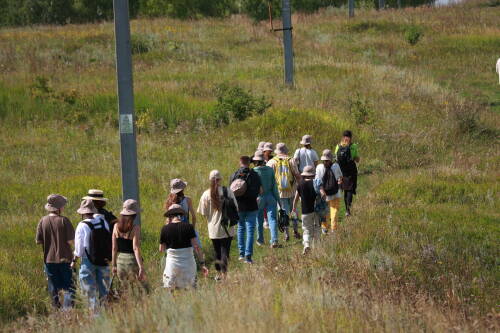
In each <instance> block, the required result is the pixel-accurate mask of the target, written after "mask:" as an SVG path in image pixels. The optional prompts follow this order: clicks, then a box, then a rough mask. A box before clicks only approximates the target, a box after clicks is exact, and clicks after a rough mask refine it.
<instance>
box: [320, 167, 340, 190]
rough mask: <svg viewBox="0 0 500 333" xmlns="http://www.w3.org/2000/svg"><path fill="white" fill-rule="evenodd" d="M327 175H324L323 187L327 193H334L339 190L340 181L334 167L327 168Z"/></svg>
mask: <svg viewBox="0 0 500 333" xmlns="http://www.w3.org/2000/svg"><path fill="white" fill-rule="evenodd" d="M325 169H326V170H325V175H324V176H323V189H324V190H325V193H326V195H334V194H337V192H338V191H339V183H338V182H337V179H336V178H335V174H334V173H333V170H332V168H331V167H330V168H325Z"/></svg>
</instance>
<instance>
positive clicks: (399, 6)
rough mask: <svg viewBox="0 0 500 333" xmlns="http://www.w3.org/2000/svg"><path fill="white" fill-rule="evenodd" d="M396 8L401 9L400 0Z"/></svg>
mask: <svg viewBox="0 0 500 333" xmlns="http://www.w3.org/2000/svg"><path fill="white" fill-rule="evenodd" d="M398 9H401V0H398Z"/></svg>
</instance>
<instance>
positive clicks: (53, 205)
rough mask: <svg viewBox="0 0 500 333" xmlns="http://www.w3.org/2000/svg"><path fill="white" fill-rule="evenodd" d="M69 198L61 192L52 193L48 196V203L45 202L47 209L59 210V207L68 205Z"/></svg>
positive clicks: (50, 210) (51, 210)
mask: <svg viewBox="0 0 500 333" xmlns="http://www.w3.org/2000/svg"><path fill="white" fill-rule="evenodd" d="M66 203H68V199H66V197H63V196H62V195H60V194H50V195H49V196H48V197H47V203H46V204H45V210H47V211H49V212H57V211H58V210H59V209H61V208H63V207H64V206H66Z"/></svg>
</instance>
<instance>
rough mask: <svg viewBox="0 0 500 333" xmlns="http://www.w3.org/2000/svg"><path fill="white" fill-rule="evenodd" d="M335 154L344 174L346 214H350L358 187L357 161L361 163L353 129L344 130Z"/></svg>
mask: <svg viewBox="0 0 500 333" xmlns="http://www.w3.org/2000/svg"><path fill="white" fill-rule="evenodd" d="M335 155H336V156H337V163H338V164H339V166H340V170H341V171H342V175H343V176H344V177H343V179H344V181H343V184H342V189H343V190H344V202H345V209H346V213H345V215H346V216H350V215H351V205H352V199H353V196H354V195H355V194H356V188H357V187H358V167H357V163H359V151H358V144H356V143H353V142H352V132H351V131H349V130H345V131H344V133H343V135H342V140H341V141H340V144H338V145H337V147H336V148H335Z"/></svg>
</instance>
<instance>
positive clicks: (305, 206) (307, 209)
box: [297, 180, 317, 214]
mask: <svg viewBox="0 0 500 333" xmlns="http://www.w3.org/2000/svg"><path fill="white" fill-rule="evenodd" d="M297 191H298V192H299V195H300V200H301V203H302V214H311V213H314V202H315V201H316V195H317V194H316V191H315V190H314V182H313V181H312V180H301V181H300V182H299V185H298V186H297Z"/></svg>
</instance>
